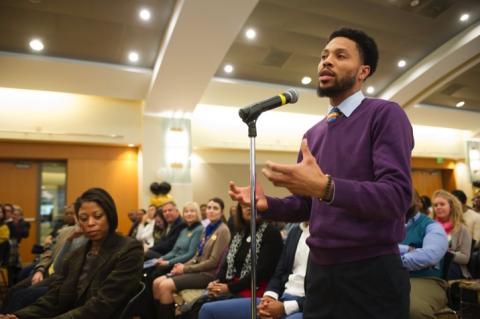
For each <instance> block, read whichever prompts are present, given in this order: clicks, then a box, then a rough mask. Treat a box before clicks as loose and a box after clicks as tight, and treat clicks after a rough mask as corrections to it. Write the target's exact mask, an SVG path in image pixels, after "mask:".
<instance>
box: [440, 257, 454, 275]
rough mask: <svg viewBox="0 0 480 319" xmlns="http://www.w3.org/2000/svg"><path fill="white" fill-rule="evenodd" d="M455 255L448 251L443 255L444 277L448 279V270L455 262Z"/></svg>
mask: <svg viewBox="0 0 480 319" xmlns="http://www.w3.org/2000/svg"><path fill="white" fill-rule="evenodd" d="M453 257H454V255H453V254H452V253H451V252H449V251H447V252H446V253H445V256H443V269H442V278H443V279H445V280H448V271H449V270H450V265H451V264H452V262H453Z"/></svg>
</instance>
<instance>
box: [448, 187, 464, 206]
mask: <svg viewBox="0 0 480 319" xmlns="http://www.w3.org/2000/svg"><path fill="white" fill-rule="evenodd" d="M451 193H452V195H453V196H455V197H456V198H457V199H458V200H459V201H460V203H462V205H466V204H467V195H465V193H464V192H463V191H462V190H460V189H454V190H453V191H451Z"/></svg>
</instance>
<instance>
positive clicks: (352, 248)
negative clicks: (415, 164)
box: [229, 28, 413, 319]
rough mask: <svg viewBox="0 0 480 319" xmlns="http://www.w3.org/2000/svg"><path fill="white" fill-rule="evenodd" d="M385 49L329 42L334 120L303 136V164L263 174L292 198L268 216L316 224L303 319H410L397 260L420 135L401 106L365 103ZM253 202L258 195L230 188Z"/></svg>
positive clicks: (324, 65) (273, 167)
mask: <svg viewBox="0 0 480 319" xmlns="http://www.w3.org/2000/svg"><path fill="white" fill-rule="evenodd" d="M377 61H378V50H377V46H376V44H375V41H374V40H373V39H372V38H370V37H369V36H368V35H366V34H365V33H364V32H362V31H358V30H352V29H345V28H344V29H340V30H337V31H335V32H333V33H332V34H331V35H330V38H329V42H328V43H327V45H326V47H325V48H324V50H323V51H322V53H321V59H320V63H319V65H318V82H319V83H318V89H317V90H318V94H319V96H321V97H324V96H326V97H328V98H329V99H330V104H331V107H330V108H329V115H328V116H327V117H326V118H325V119H323V120H322V121H320V122H319V123H317V124H316V125H315V126H313V127H312V128H310V129H309V130H308V131H307V132H306V133H305V135H304V139H303V141H302V145H301V150H300V153H299V158H298V162H297V164H293V165H283V164H278V163H273V162H267V164H266V168H264V169H263V173H264V175H265V176H266V177H267V178H268V179H269V180H270V181H271V182H272V183H273V184H274V185H275V186H278V187H285V188H287V189H288V190H289V191H290V192H291V193H292V194H293V195H291V196H288V197H286V198H283V199H280V198H273V197H268V196H265V195H264V193H263V190H262V188H261V186H260V185H259V187H257V209H258V211H259V212H260V213H261V214H262V217H264V218H268V219H272V220H282V221H287V222H300V221H304V220H309V221H310V230H311V231H310V233H311V235H310V237H309V238H308V240H307V243H308V245H309V246H310V257H309V264H308V268H307V275H306V279H305V291H306V300H305V304H304V318H305V319H313V318H315V319H319V318H341V319H348V318H355V319H358V318H388V319H396V318H398V319H400V318H402V319H403V318H405V319H407V318H408V313H409V291H410V284H409V279H408V272H407V271H406V270H405V269H404V268H403V266H402V261H401V259H400V257H399V250H398V243H399V242H401V241H402V240H403V239H404V236H405V215H406V212H407V210H408V207H409V204H410V202H411V196H412V186H411V177H410V158H411V151H412V148H413V134H412V128H411V125H410V122H409V120H408V118H407V116H406V114H405V112H404V111H403V110H402V108H401V107H400V106H399V105H398V104H396V103H394V102H390V101H385V100H380V99H372V98H365V97H364V96H363V94H362V92H361V88H362V85H363V83H364V81H365V80H366V78H368V77H369V76H370V75H372V74H373V73H374V72H375V68H376V66H377ZM229 194H230V196H231V197H232V199H234V200H237V201H240V202H241V203H242V204H245V205H249V204H250V200H249V199H250V188H249V187H238V186H236V185H235V183H233V182H231V183H230V192H229Z"/></svg>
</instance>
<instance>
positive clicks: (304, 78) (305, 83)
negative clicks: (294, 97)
mask: <svg viewBox="0 0 480 319" xmlns="http://www.w3.org/2000/svg"><path fill="white" fill-rule="evenodd" d="M310 82H312V78H311V77H309V76H304V77H303V78H302V84H303V85H308V84H310Z"/></svg>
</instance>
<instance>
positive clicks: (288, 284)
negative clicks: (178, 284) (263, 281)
mask: <svg viewBox="0 0 480 319" xmlns="http://www.w3.org/2000/svg"><path fill="white" fill-rule="evenodd" d="M309 235H310V233H309V230H308V223H307V222H305V223H302V224H300V225H298V224H297V225H295V226H294V227H293V228H291V230H290V232H289V235H288V237H287V240H286V242H285V247H284V249H283V251H282V255H281V257H280V261H279V262H278V265H277V267H276V270H275V273H274V275H273V277H272V278H271V279H270V281H269V283H268V286H267V289H266V291H265V293H264V294H263V297H262V298H261V299H259V298H257V304H258V306H257V314H258V316H259V317H260V318H272V319H280V318H287V319H301V318H302V316H303V314H302V308H303V300H304V299H305V289H304V279H305V272H306V269H307V261H308V253H309V251H310V250H309V248H308V246H307V244H306V239H307V237H308V236H309ZM214 287H215V285H211V286H210V290H212V291H211V292H210V293H211V294H214V293H215V292H214V291H213V289H214ZM250 309H251V303H250V299H249V298H234V299H228V300H223V301H213V302H208V303H206V304H204V305H203V306H202V308H201V309H200V313H199V319H215V318H228V319H244V318H250V317H251V315H252V314H251V311H250Z"/></svg>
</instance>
